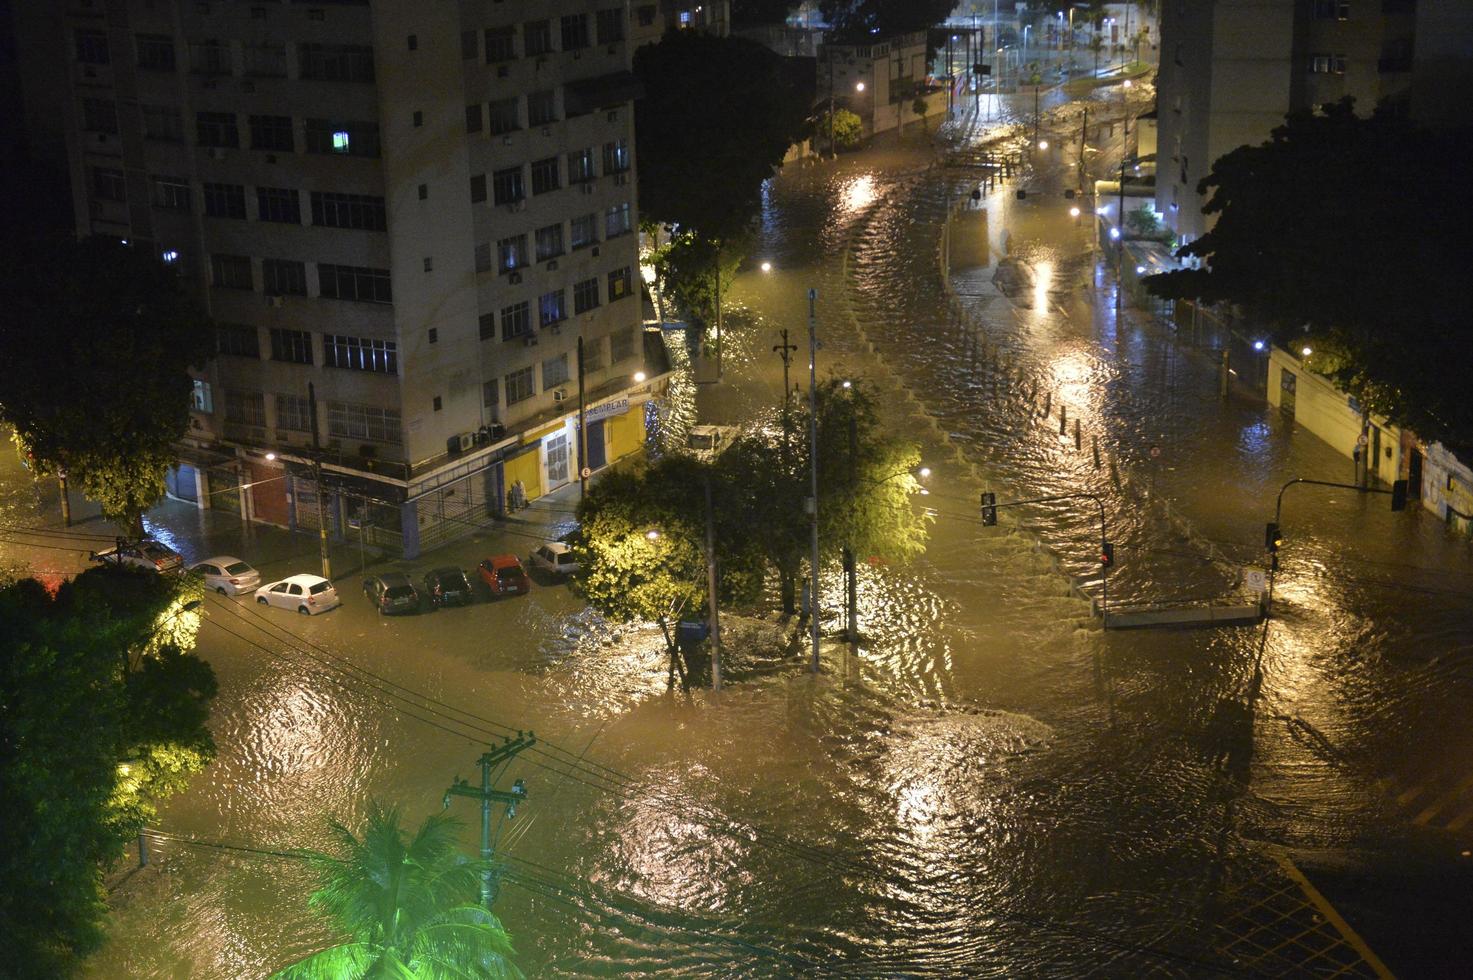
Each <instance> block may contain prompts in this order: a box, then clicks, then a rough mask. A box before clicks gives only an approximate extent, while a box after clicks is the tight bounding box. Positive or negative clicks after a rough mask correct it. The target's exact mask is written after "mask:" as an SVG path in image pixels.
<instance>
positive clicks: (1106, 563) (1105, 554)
mask: <svg viewBox="0 0 1473 980" xmlns="http://www.w3.org/2000/svg"><path fill="white" fill-rule="evenodd" d="M1114 564H1115V546H1114V545H1113V544H1111V543H1110V542H1108V541H1101V542H1100V567H1101V568H1110V567H1111V566H1113V565H1114Z"/></svg>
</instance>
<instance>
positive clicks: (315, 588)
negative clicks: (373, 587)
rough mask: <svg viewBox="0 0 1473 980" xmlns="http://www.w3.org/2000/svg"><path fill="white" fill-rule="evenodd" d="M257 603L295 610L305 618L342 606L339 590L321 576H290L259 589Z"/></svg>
mask: <svg viewBox="0 0 1473 980" xmlns="http://www.w3.org/2000/svg"><path fill="white" fill-rule="evenodd" d="M256 601H257V602H259V603H260V604H261V605H263V606H278V607H280V608H282V609H295V610H296V611H297V612H299V613H301V614H302V615H303V616H315V615H316V614H317V613H323V612H327V611H328V610H329V609H336V608H337V607H338V606H339V605H340V604H341V601H340V600H339V599H338V590H337V589H335V588H333V587H332V583H331V582H329V581H328V580H327V579H325V578H323V577H322V576H321V575H288V576H287V577H286V578H284V579H282V580H281V581H280V582H272V583H271V584H269V585H263V586H261V587H260V588H259V589H257V590H256Z"/></svg>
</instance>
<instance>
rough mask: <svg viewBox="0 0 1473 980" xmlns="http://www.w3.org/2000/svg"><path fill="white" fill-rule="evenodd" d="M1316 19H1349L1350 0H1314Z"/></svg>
mask: <svg viewBox="0 0 1473 980" xmlns="http://www.w3.org/2000/svg"><path fill="white" fill-rule="evenodd" d="M1314 16H1315V19H1316V20H1349V19H1350V0H1314Z"/></svg>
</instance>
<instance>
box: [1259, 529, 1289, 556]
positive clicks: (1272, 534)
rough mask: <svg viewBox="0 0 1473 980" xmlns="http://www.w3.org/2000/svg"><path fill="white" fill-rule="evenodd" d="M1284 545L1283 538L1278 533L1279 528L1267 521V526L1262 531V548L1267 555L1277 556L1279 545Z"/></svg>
mask: <svg viewBox="0 0 1473 980" xmlns="http://www.w3.org/2000/svg"><path fill="white" fill-rule="evenodd" d="M1283 543H1284V536H1283V535H1282V534H1280V533H1279V526H1278V525H1277V524H1275V523H1274V522H1273V521H1269V523H1268V526H1267V527H1266V528H1264V529H1263V546H1264V547H1265V548H1267V549H1268V551H1269V554H1278V551H1279V545H1281V544H1283Z"/></svg>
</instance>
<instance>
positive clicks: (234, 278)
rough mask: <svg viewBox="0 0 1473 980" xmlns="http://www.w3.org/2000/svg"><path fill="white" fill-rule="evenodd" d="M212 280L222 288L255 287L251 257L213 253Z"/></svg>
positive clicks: (212, 282) (211, 264)
mask: <svg viewBox="0 0 1473 980" xmlns="http://www.w3.org/2000/svg"><path fill="white" fill-rule="evenodd" d="M210 282H211V284H212V285H215V286H218V287H220V288H221V289H255V288H256V282H255V277H254V276H253V275H252V274H251V260H250V258H249V257H248V256H245V255H218V254H216V255H211V256H210Z"/></svg>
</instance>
